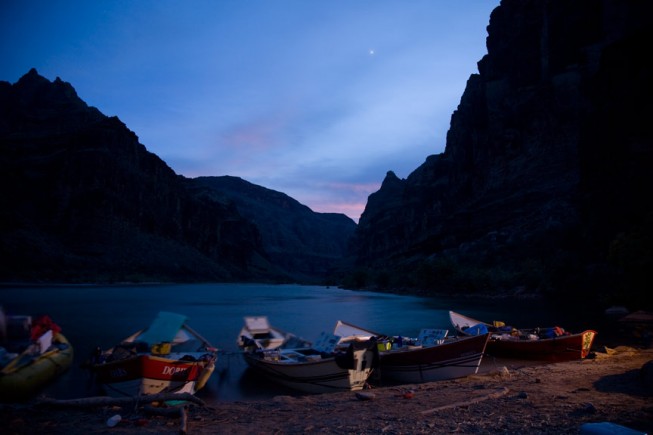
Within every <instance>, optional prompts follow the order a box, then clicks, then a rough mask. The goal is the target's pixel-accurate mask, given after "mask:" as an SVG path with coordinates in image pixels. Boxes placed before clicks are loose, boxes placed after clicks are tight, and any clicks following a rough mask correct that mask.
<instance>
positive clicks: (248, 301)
mask: <svg viewBox="0 0 653 435" xmlns="http://www.w3.org/2000/svg"><path fill="white" fill-rule="evenodd" d="M0 305H2V306H4V308H5V311H6V312H7V313H9V314H29V315H32V316H37V315H39V314H48V315H50V316H51V317H52V319H53V320H54V321H55V322H56V323H57V324H59V325H60V326H61V327H62V332H63V334H64V335H65V336H66V337H67V338H68V340H69V341H70V342H71V343H72V345H73V347H74V348H75V362H74V364H73V367H72V368H71V369H70V370H68V371H67V372H66V373H64V374H63V375H62V376H61V377H60V378H59V379H57V380H56V381H55V382H54V383H53V384H52V385H50V386H48V387H47V388H46V389H45V391H44V394H46V395H47V396H49V397H53V398H57V399H71V398H78V397H88V396H94V395H98V394H101V393H100V391H99V390H98V389H97V386H96V385H95V384H94V383H93V382H92V380H91V378H90V376H89V374H88V372H87V371H86V370H85V369H82V368H81V367H80V365H81V364H82V363H83V362H84V361H85V360H86V359H87V357H88V356H89V355H90V353H91V351H92V350H93V349H94V348H95V347H96V346H100V347H101V348H103V349H104V348H109V347H111V346H113V345H114V344H117V343H118V342H119V341H120V340H121V339H123V338H125V337H127V336H128V335H130V334H132V333H133V332H135V331H136V330H138V329H141V328H143V327H145V326H147V325H149V323H150V322H151V321H152V319H154V317H155V316H156V314H157V313H158V312H159V311H172V312H175V313H180V314H184V315H186V316H187V317H188V324H189V325H190V326H191V327H192V328H193V329H195V330H196V331H198V332H199V333H200V334H202V335H203V336H204V337H205V338H206V339H208V340H209V341H210V342H211V343H212V344H213V345H214V346H216V347H217V348H218V349H219V357H218V362H217V365H216V371H215V372H214V375H213V376H212V377H211V379H210V380H209V383H208V384H207V386H206V388H204V389H203V390H201V391H200V392H198V397H201V398H202V399H204V400H206V401H207V402H210V403H211V402H219V401H240V400H254V399H265V398H270V397H273V396H276V395H279V394H293V393H292V392H291V391H287V390H284V389H282V388H280V387H276V386H275V385H274V384H270V383H269V382H266V381H265V380H262V379H260V378H258V377H257V376H256V374H255V373H252V372H251V371H250V370H247V366H246V365H245V363H244V361H243V359H242V355H240V354H239V352H238V348H237V346H236V338H237V336H238V333H239V332H240V329H241V327H242V326H243V317H245V316H262V315H264V316H267V317H268V319H269V321H270V323H271V324H272V325H274V326H277V327H279V328H281V329H283V330H285V331H289V332H293V333H294V334H295V335H298V336H300V337H303V338H306V339H309V340H315V339H316V338H317V337H318V336H319V334H320V333H321V332H323V331H327V332H332V331H333V328H334V326H335V324H336V321H337V320H343V321H347V322H350V323H353V324H356V325H359V326H362V327H366V328H369V329H372V330H375V331H379V332H381V333H386V334H388V335H402V336H407V337H416V336H417V335H418V333H419V331H420V330H421V329H422V328H445V329H447V328H449V329H450V328H451V325H450V322H449V315H448V311H449V310H454V311H459V312H461V313H463V314H466V315H469V316H471V317H474V318H478V319H482V320H486V321H491V320H501V319H506V318H510V319H511V321H513V323H514V324H521V325H522V326H550V325H553V324H554V323H560V322H558V319H556V318H555V310H553V309H551V308H547V307H545V306H543V305H542V304H541V303H538V302H521V303H518V304H512V305H509V304H506V303H504V302H502V303H492V302H488V301H486V302H478V303H474V304H472V303H470V301H469V300H466V301H463V300H460V299H455V298H451V299H448V298H442V297H438V298H422V297H415V296H405V295H394V294H387V293H375V292H364V291H350V290H343V289H339V288H335V287H322V286H303V285H271V284H171V285H164V284H157V285H138V286H134V285H113V286H91V285H89V286H82V285H80V286H35V287H28V286H16V287H12V286H3V287H0Z"/></svg>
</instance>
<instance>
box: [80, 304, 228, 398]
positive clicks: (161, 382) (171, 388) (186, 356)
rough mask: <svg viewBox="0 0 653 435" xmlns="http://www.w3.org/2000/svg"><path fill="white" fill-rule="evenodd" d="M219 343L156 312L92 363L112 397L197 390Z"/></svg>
mask: <svg viewBox="0 0 653 435" xmlns="http://www.w3.org/2000/svg"><path fill="white" fill-rule="evenodd" d="M216 359H217V349H216V348H214V347H213V346H212V345H211V344H210V343H209V342H208V341H207V340H205V339H204V338H203V337H202V336H201V335H199V334H198V333H197V332H196V331H194V330H193V329H192V328H190V327H189V326H188V325H187V324H186V316H183V315H181V314H175V313H168V312H164V311H162V312H160V313H159V314H158V315H157V317H156V318H155V319H154V321H153V322H152V324H151V325H150V326H149V327H147V328H145V329H143V330H140V331H138V332H136V333H134V334H132V335H131V336H129V337H127V338H126V339H124V340H123V341H121V342H120V344H118V345H116V346H115V347H113V348H111V349H109V350H107V351H105V352H99V353H98V354H97V355H95V356H94V357H93V360H92V361H91V364H90V367H89V368H90V369H91V370H92V371H93V372H94V373H95V374H96V378H97V381H98V382H99V383H100V384H101V385H102V386H103V387H104V390H105V391H106V393H107V394H108V395H110V396H114V397H123V396H130V397H133V396H139V395H142V394H157V393H190V394H195V392H197V391H198V390H200V389H201V388H203V387H204V385H205V384H206V382H207V381H208V379H209V377H210V376H211V374H212V373H213V371H214V368H215V361H216Z"/></svg>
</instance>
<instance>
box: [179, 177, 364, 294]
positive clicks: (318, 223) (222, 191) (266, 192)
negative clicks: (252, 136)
mask: <svg viewBox="0 0 653 435" xmlns="http://www.w3.org/2000/svg"><path fill="white" fill-rule="evenodd" d="M190 183H191V185H192V186H193V189H194V190H195V192H196V193H197V194H198V195H205V196H207V197H209V198H211V200H212V201H216V202H220V203H224V204H233V205H234V206H235V208H236V209H237V210H238V212H239V213H240V214H241V215H242V216H243V217H245V218H246V219H248V220H249V221H251V222H253V223H254V224H255V225H256V227H257V228H258V229H259V231H260V233H261V243H262V245H263V246H264V247H265V252H266V253H267V254H268V257H269V258H270V260H271V261H272V263H274V264H275V265H276V266H278V267H280V268H281V269H283V270H285V271H287V273H288V274H290V275H292V276H294V277H296V278H297V279H299V280H301V281H303V282H311V281H314V280H315V279H316V277H319V278H320V280H321V281H324V279H325V278H326V282H328V283H332V284H333V283H335V281H333V280H335V279H336V277H335V274H337V272H338V271H339V270H340V269H341V268H342V267H343V264H342V263H343V257H344V256H345V254H346V251H347V242H348V241H349V239H350V238H351V236H352V235H353V233H354V230H355V228H356V223H355V222H354V221H353V220H351V219H350V218H348V217H347V216H345V215H343V214H337V213H315V212H313V211H312V210H311V209H310V208H308V207H306V206H305V205H302V204H300V203H299V202H298V201H296V200H295V199H293V198H291V197H289V196H288V195H286V194H285V193H281V192H276V191H274V190H270V189H267V188H265V187H262V186H257V185H255V184H252V183H249V182H247V181H245V180H242V179H240V178H238V177H230V176H222V177H198V178H194V179H192V180H190Z"/></svg>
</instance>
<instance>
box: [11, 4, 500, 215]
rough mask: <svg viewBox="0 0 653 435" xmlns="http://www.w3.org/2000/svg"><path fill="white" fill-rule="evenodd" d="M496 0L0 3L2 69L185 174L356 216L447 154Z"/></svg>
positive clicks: (480, 54) (177, 171)
mask: <svg viewBox="0 0 653 435" xmlns="http://www.w3.org/2000/svg"><path fill="white" fill-rule="evenodd" d="M498 4H499V0H464V1H461V0H186V1H182V0H93V1H88V0H44V1H36V0H4V1H2V2H1V4H0V59H2V60H1V61H0V80H4V81H8V82H11V83H15V82H16V81H17V80H18V79H19V78H20V77H21V76H22V75H24V74H25V73H27V72H28V71H29V69H30V68H36V69H37V70H38V72H39V73H40V74H41V75H42V76H44V77H46V78H48V79H49V80H54V79H55V78H56V77H60V78H61V79H62V80H64V81H66V82H69V83H71V84H72V86H73V87H74V88H75V89H76V90H77V93H78V95H79V96H80V98H81V99H82V100H84V101H85V102H86V103H88V104H89V105H90V106H95V107H97V108H98V109H99V110H100V111H101V112H102V113H104V114H105V115H107V116H118V118H120V119H121V120H122V121H123V122H124V123H125V124H126V125H127V127H128V128H129V129H130V130H132V131H134V132H135V133H136V134H137V135H138V137H139V139H140V142H141V143H142V144H143V145H145V147H146V148H147V149H148V150H149V151H151V152H153V153H155V154H156V155H158V156H159V157H161V158H162V159H163V160H164V161H165V162H166V163H167V164H168V165H169V166H170V167H171V168H172V169H173V170H174V171H175V172H176V173H178V174H182V175H184V176H187V177H196V176H201V175H211V176H214V175H215V176H217V175H233V176H238V177H241V178H244V179H245V180H247V181H250V182H252V183H255V184H258V185H261V186H264V187H267V188H269V189H273V190H277V191H280V192H284V193H286V194H288V195H290V196H291V197H293V198H295V199H296V200H298V201H299V202H301V203H302V204H305V205H307V206H309V207H310V208H311V209H312V210H314V211H317V212H338V213H345V214H347V215H348V216H350V217H351V218H352V219H354V220H356V221H358V218H359V217H360V215H361V213H362V212H363V209H364V207H365V203H366V201H367V197H368V195H369V194H371V193H373V192H375V191H376V190H378V188H379V186H380V184H381V182H382V181H383V178H384V177H385V174H386V172H387V171H389V170H392V171H394V172H395V173H396V174H397V176H398V177H400V178H405V177H407V176H408V175H409V174H410V173H411V172H412V171H413V170H414V169H416V168H417V167H418V166H419V165H421V164H422V163H423V162H424V160H425V159H426V157H427V156H428V155H430V154H437V153H441V152H443V151H444V146H445V138H446V133H447V130H448V129H449V122H450V120H451V114H452V113H453V111H454V110H455V109H456V107H457V106H458V103H459V102H460V97H461V96H462V93H463V90H464V88H465V83H466V81H467V79H468V78H469V75H470V74H472V73H476V72H478V70H477V67H476V62H478V61H479V60H480V59H481V58H482V56H483V55H484V54H485V53H487V50H486V47H485V38H486V36H487V31H486V27H487V25H488V24H489V18H490V13H491V11H492V10H493V9H494V8H495V7H496V6H498Z"/></svg>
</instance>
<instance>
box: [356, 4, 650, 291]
mask: <svg viewBox="0 0 653 435" xmlns="http://www.w3.org/2000/svg"><path fill="white" fill-rule="evenodd" d="M652 10H653V7H652V4H651V3H650V2H647V1H631V0H628V1H619V0H576V1H571V2H570V1H562V0H550V1H543V0H503V1H502V2H501V4H500V5H499V6H498V7H497V8H496V9H495V10H494V11H493V13H492V15H491V17H490V24H489V26H488V37H487V51H488V52H487V55H486V56H484V57H483V59H481V60H480V61H479V63H478V69H479V73H478V74H473V75H472V76H471V77H470V78H469V80H468V82H467V86H466V89H465V91H464V94H463V96H462V97H461V100H460V104H459V106H458V108H457V110H456V111H455V112H454V113H453V115H452V117H451V126H450V130H449V132H448V135H447V142H446V148H445V151H444V153H442V154H438V155H432V156H430V157H428V158H427V159H426V161H425V162H424V164H422V165H421V166H420V167H419V168H417V169H416V170H415V171H414V172H413V173H411V174H410V175H409V176H408V178H406V179H404V180H400V179H399V178H397V177H396V176H395V174H394V173H392V172H388V174H387V175H386V178H385V180H384V181H383V184H382V186H381V188H380V190H379V191H377V192H375V193H374V194H372V195H371V196H370V197H369V200H368V203H367V206H366V208H365V211H364V213H363V215H362V216H361V219H360V222H359V226H358V229H357V232H356V235H355V239H354V241H353V243H352V246H351V252H352V253H353V254H354V255H355V256H356V258H357V265H358V268H357V270H356V272H355V273H353V274H352V277H351V278H350V282H349V285H352V286H374V287H381V288H382V287H395V288H396V287H407V288H413V289H415V288H419V289H421V290H423V291H424V292H432V291H441V292H442V291H449V292H452V293H474V292H502V293H505V292H508V293H511V294H512V293H515V292H524V291H526V292H533V293H548V294H555V295H567V296H573V295H576V296H578V297H585V296H590V297H592V298H593V299H595V300H596V299H601V300H602V301H604V302H605V303H609V302H616V301H621V302H622V303H623V302H624V301H631V300H639V301H641V300H642V299H646V294H647V293H648V292H650V288H651V284H652V282H651V276H650V273H649V272H647V270H650V268H651V266H653V261H652V259H653V253H652V250H653V249H652V247H653V243H652V239H653V237H652V235H653V232H652V230H651V228H652V227H653V206H652V204H653V203H652V202H651V200H650V198H653V172H652V171H651V168H653V134H652V132H651V129H650V128H649V126H648V122H647V120H649V119H651V109H650V101H651V97H652V94H653V92H651V91H652V81H651V79H652V78H653V77H652V75H653V74H652V73H651V71H652V70H651V68H650V66H649V59H648V51H649V50H648V47H649V44H650V41H651V40H653V28H652V27H651V26H650V25H649V23H650V22H651V19H653V14H652Z"/></svg>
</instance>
